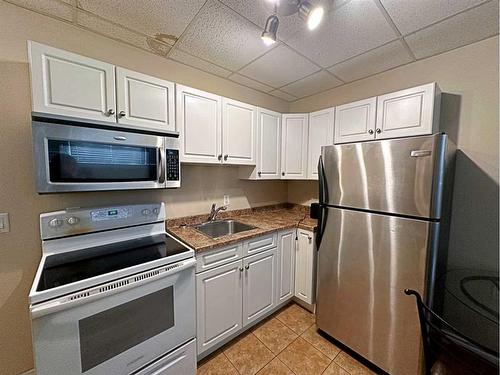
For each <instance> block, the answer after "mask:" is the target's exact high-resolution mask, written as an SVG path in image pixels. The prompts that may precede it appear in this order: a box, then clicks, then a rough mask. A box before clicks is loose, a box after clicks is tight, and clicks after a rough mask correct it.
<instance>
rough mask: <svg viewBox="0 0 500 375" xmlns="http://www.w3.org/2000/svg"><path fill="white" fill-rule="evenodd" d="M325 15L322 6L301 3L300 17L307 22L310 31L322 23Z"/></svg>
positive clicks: (307, 2) (306, 2) (305, 2)
mask: <svg viewBox="0 0 500 375" xmlns="http://www.w3.org/2000/svg"><path fill="white" fill-rule="evenodd" d="M324 13H325V11H324V9H323V7H322V6H319V5H315V6H313V5H312V4H311V3H310V2H309V1H307V0H305V1H301V2H300V4H299V17H300V18H302V19H303V20H305V21H307V27H308V28H309V30H314V29H315V28H316V27H318V25H319V24H320V23H321V20H322V19H323V14H324Z"/></svg>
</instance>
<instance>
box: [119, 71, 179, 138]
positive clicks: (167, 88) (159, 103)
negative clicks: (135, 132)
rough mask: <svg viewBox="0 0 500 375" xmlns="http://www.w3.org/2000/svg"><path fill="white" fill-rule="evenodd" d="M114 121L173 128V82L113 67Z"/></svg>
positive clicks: (148, 126) (145, 126)
mask: <svg viewBox="0 0 500 375" xmlns="http://www.w3.org/2000/svg"><path fill="white" fill-rule="evenodd" d="M116 93H117V102H118V106H117V117H118V123H119V124H124V125H130V126H133V127H144V128H147V129H151V130H160V131H162V130H163V131H175V114H174V113H175V108H174V95H175V92H174V83H172V82H169V81H165V80H162V79H159V78H155V77H151V76H148V75H145V74H142V73H137V72H134V71H131V70H127V69H123V68H119V67H117V68H116Z"/></svg>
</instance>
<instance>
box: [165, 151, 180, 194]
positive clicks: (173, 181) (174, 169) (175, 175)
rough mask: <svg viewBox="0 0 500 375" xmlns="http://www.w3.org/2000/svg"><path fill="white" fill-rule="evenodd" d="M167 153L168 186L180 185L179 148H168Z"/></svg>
mask: <svg viewBox="0 0 500 375" xmlns="http://www.w3.org/2000/svg"><path fill="white" fill-rule="evenodd" d="M165 154H166V168H167V171H166V173H167V187H179V186H180V177H181V171H180V169H181V168H180V162H179V150H175V149H167V150H166V152H165Z"/></svg>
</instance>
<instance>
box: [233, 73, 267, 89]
mask: <svg viewBox="0 0 500 375" xmlns="http://www.w3.org/2000/svg"><path fill="white" fill-rule="evenodd" d="M229 79H230V80H232V81H234V82H237V83H240V84H242V85H244V86H248V87H251V88H252V89H255V90H259V91H263V92H269V91H271V90H273V87H271V86H268V85H264V84H263V83H260V82H257V81H254V80H253V79H250V78H247V77H245V76H242V75H241V74H238V73H234V74H233V75H231V77H229Z"/></svg>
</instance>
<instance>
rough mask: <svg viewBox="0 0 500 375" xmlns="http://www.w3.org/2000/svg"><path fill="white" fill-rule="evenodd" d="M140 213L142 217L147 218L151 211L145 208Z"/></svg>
mask: <svg viewBox="0 0 500 375" xmlns="http://www.w3.org/2000/svg"><path fill="white" fill-rule="evenodd" d="M141 213H142V214H143V215H144V216H148V215H150V214H151V210H150V209H149V208H145V209H144V210H142V211H141Z"/></svg>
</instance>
